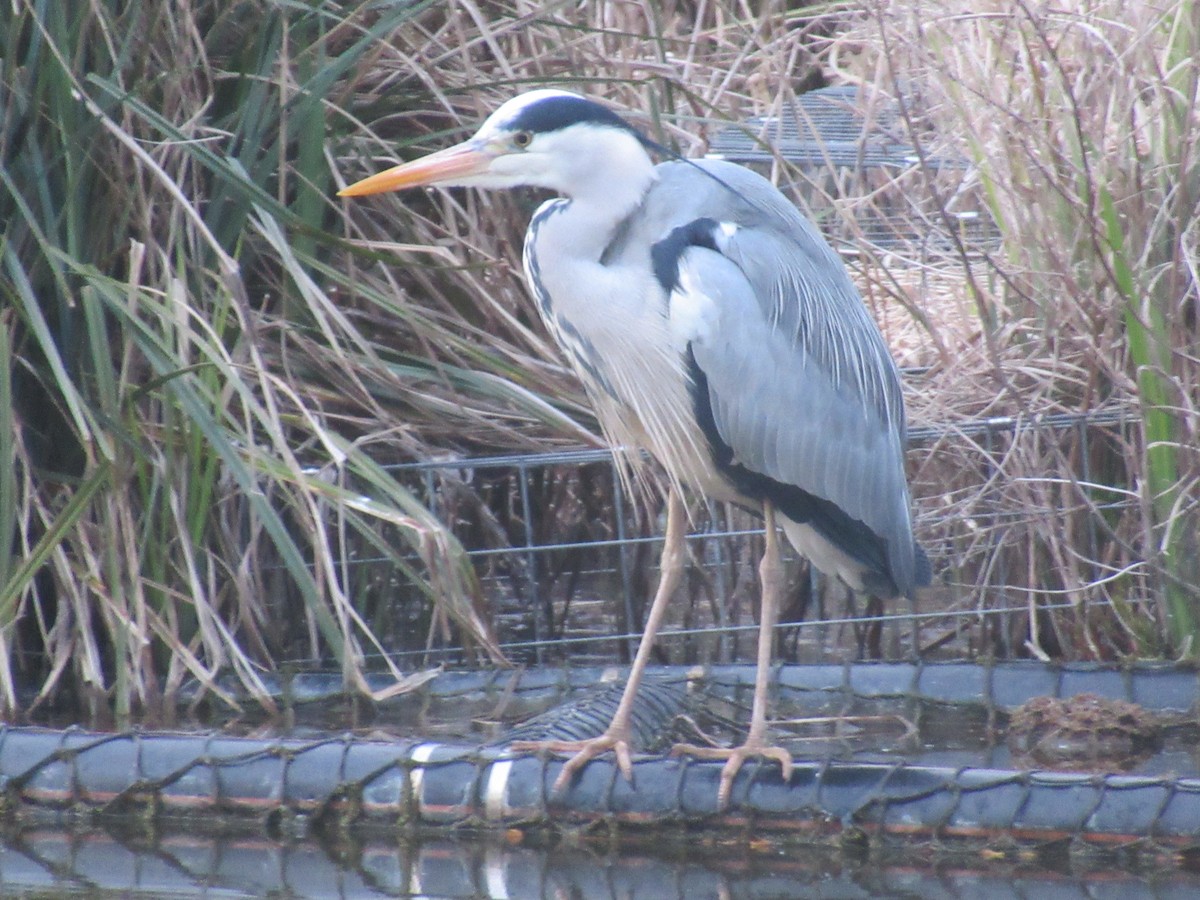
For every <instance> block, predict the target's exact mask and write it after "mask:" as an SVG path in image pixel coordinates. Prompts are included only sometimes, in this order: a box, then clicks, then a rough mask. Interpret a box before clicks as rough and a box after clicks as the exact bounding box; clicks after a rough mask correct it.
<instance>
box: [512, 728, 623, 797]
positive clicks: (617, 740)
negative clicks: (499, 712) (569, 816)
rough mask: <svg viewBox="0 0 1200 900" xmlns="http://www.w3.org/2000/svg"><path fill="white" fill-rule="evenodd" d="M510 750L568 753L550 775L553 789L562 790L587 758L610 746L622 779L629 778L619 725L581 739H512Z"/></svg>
mask: <svg viewBox="0 0 1200 900" xmlns="http://www.w3.org/2000/svg"><path fill="white" fill-rule="evenodd" d="M509 746H510V747H512V749H513V750H519V751H521V752H524V753H570V754H572V756H571V758H570V759H568V760H567V762H566V765H564V766H563V768H562V771H561V772H559V773H558V777H557V778H556V779H554V787H553V789H552V790H553V792H554V793H555V794H560V793H562V792H563V791H564V790H565V789H566V787H567V785H568V784H570V783H571V779H572V778H574V777H575V774H576V773H577V772H578V771H579V770H580V769H582V768H583V767H584V766H586V765H587V764H588V763H589V762H591V761H592V760H593V759H595V758H596V757H597V756H600V755H602V754H604V753H607V752H608V751H609V750H611V751H612V752H613V753H614V754H616V757H617V768H618V769H620V770H621V774H622V775H624V776H625V780H626V781H630V782H632V781H633V761H632V759H631V758H630V755H629V738H628V737H627V736H626V735H625V732H624V730H622V729H613V728H612V727H610V728H609V729H608V731H606V732H604V734H600V735H597V736H596V737H594V738H587V739H585V740H581V741H513V742H512V744H510V745H509Z"/></svg>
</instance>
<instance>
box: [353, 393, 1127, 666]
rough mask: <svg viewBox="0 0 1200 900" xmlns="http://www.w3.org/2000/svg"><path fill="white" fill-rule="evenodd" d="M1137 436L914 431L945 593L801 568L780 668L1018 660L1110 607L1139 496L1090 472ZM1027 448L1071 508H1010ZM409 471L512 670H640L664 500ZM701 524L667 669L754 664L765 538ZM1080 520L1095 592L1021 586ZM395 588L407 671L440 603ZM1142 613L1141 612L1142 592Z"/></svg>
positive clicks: (555, 470) (390, 638)
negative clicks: (1048, 468)
mask: <svg viewBox="0 0 1200 900" xmlns="http://www.w3.org/2000/svg"><path fill="white" fill-rule="evenodd" d="M1129 427H1130V422H1129V421H1127V420H1126V419H1125V418H1124V416H1123V415H1122V414H1121V413H1119V412H1104V413H1102V412H1095V413H1090V414H1080V415H1058V416H1047V417H1043V418H1041V419H1037V420H1030V419H1013V418H992V419H987V420H982V421H973V422H964V423H961V424H955V425H953V426H948V425H947V426H936V427H926V428H916V429H913V430H912V432H911V436H910V444H911V445H912V447H913V448H914V449H915V451H916V452H914V454H913V457H912V459H913V461H914V462H918V461H921V462H923V463H927V464H929V465H933V466H934V470H933V471H932V472H930V473H929V474H922V473H921V472H920V471H918V473H917V476H916V477H915V479H914V486H915V492H916V494H917V508H918V510H919V513H918V533H919V536H920V537H921V539H922V540H923V542H924V543H925V544H926V546H927V547H928V548H929V550H930V552H931V556H932V557H933V558H934V561H935V569H938V570H940V572H939V575H940V577H939V579H938V581H937V583H936V584H935V586H934V587H933V588H931V589H929V590H928V591H926V592H924V594H923V596H922V599H921V604H920V608H919V609H907V608H893V609H888V610H884V609H883V608H881V607H877V606H874V605H872V604H871V603H869V602H866V601H864V600H863V599H862V598H855V597H854V596H853V595H852V594H850V592H849V591H847V590H845V589H844V588H843V587H842V586H840V585H839V584H836V583H830V582H828V581H827V580H826V579H824V578H822V577H821V576H819V575H818V574H816V573H814V572H811V571H809V570H808V569H807V567H806V565H805V564H803V563H802V561H800V560H798V559H795V558H792V559H791V560H790V562H789V573H790V579H789V589H788V596H789V597H790V598H791V602H790V603H789V608H788V609H786V610H785V611H784V616H783V619H782V623H781V625H780V628H781V630H782V631H783V638H784V639H783V641H782V646H781V651H782V652H781V659H782V660H784V661H805V662H814V661H843V660H845V659H850V658H864V657H887V658H897V657H907V656H910V655H911V654H912V653H913V652H914V648H919V649H923V650H924V651H925V652H927V653H929V652H932V653H933V654H934V655H935V656H943V657H944V656H970V655H972V654H974V653H976V652H979V651H980V650H981V649H984V650H986V652H989V653H997V652H998V653H1000V654H1001V655H1002V656H1013V655H1017V654H1018V653H1019V652H1020V651H1021V650H1022V645H1021V635H1022V634H1023V632H1022V623H1023V622H1024V621H1026V617H1027V616H1028V615H1029V613H1030V611H1031V609H1032V608H1033V606H1034V605H1035V604H1036V606H1037V608H1038V609H1040V610H1043V611H1051V612H1053V611H1070V610H1072V609H1076V608H1078V604H1079V602H1080V600H1081V599H1086V600H1088V602H1089V603H1091V604H1093V605H1095V604H1099V605H1101V606H1103V605H1105V604H1108V603H1110V602H1111V601H1110V599H1109V598H1108V596H1107V595H1106V593H1105V589H1104V585H1105V583H1106V575H1107V574H1108V573H1107V571H1106V569H1105V568H1104V565H1103V564H1102V563H1101V562H1100V561H1099V559H1100V553H1099V552H1098V548H1100V547H1101V546H1102V545H1103V544H1104V543H1105V541H1106V540H1108V539H1109V535H1110V534H1111V528H1112V521H1113V520H1114V519H1116V518H1119V517H1120V516H1121V515H1122V513H1123V512H1124V511H1125V510H1127V509H1129V508H1130V506H1131V503H1132V501H1131V500H1130V499H1129V496H1128V493H1127V492H1121V491H1119V490H1117V489H1116V488H1113V489H1111V490H1110V489H1108V488H1106V486H1104V485H1101V484H1096V483H1095V482H1094V481H1093V477H1092V473H1091V472H1090V471H1089V460H1091V459H1092V458H1093V456H1094V455H1095V452H1096V448H1098V447H1101V446H1102V445H1103V444H1105V442H1113V441H1125V440H1128V439H1129V436H1128V434H1127V432H1128V430H1129ZM964 445H965V447H964ZM1026 445H1028V446H1031V447H1034V448H1035V449H1037V448H1040V447H1042V446H1043V445H1045V446H1047V447H1053V448H1056V452H1057V455H1058V459H1059V460H1060V461H1061V460H1062V459H1064V458H1067V457H1072V458H1075V459H1077V460H1079V461H1080V468H1079V470H1078V471H1062V470H1061V469H1060V470H1056V471H1052V472H1049V473H1048V475H1047V477H1046V479H1045V481H1046V482H1047V484H1051V485H1054V486H1056V490H1057V489H1058V488H1059V487H1061V491H1060V493H1061V495H1062V496H1063V497H1065V498H1066V499H1065V500H1063V501H1061V502H1059V501H1056V502H1053V503H1052V502H1047V503H1046V504H1045V505H1044V506H1042V507H1040V508H1030V507H1028V506H1019V507H1018V506H1016V505H1014V504H1013V503H1012V502H1010V499H1009V496H1008V493H1007V492H1008V491H1009V490H1010V489H1012V488H1014V487H1020V486H1021V485H1020V484H1019V483H1018V482H1020V481H1021V479H1010V478H1008V477H1007V476H1006V474H1005V466H1004V460H1005V458H1006V454H1007V453H1010V452H1012V450H1013V448H1014V447H1021V446H1026ZM948 447H949V448H950V449H951V450H952V451H953V454H952V459H953V462H954V465H955V466H957V468H956V469H955V470H954V471H952V472H947V471H946V469H945V467H944V466H941V467H939V465H938V463H937V461H936V458H935V457H936V456H937V455H938V454H939V453H942V452H945V451H946V450H947V448H948ZM931 458H933V459H934V461H933V462H932V463H928V460H930V459H931ZM964 458H965V459H966V460H967V462H966V463H965V464H964V462H963V460H964ZM397 471H398V472H399V474H400V475H401V477H402V478H403V479H405V480H407V481H408V482H409V483H411V484H413V486H414V487H416V488H417V489H418V491H419V492H420V493H421V494H422V495H423V497H422V499H424V500H425V502H427V503H428V504H429V505H430V506H431V508H433V509H434V510H435V511H436V512H437V513H438V514H439V516H440V517H441V518H442V520H443V521H445V522H447V523H448V524H450V525H451V527H452V528H453V529H454V531H455V533H456V535H457V536H458V537H459V539H460V541H462V543H463V545H464V546H465V547H466V548H467V549H468V551H469V553H470V555H471V557H472V558H473V559H474V561H475V565H476V570H477V572H478V573H479V574H480V577H481V580H482V583H483V586H484V592H485V595H486V597H487V600H488V602H489V605H490V608H491V611H492V612H493V613H494V614H495V616H496V620H497V622H498V626H499V637H500V640H501V642H502V643H503V645H504V647H505V651H506V652H507V653H508V654H510V656H511V657H512V658H513V659H514V660H515V661H518V662H522V663H526V664H542V663H547V662H551V663H553V662H560V661H564V660H569V661H570V662H571V663H572V664H573V665H606V664H612V663H620V662H623V661H627V660H628V659H629V658H630V656H631V654H632V650H633V648H634V646H635V643H636V640H637V637H638V636H639V635H640V632H641V622H642V618H641V617H642V613H643V609H644V606H645V604H646V603H647V602H648V598H649V597H650V596H651V595H652V593H653V588H654V585H655V583H656V580H657V576H658V569H657V565H658V555H659V551H660V548H661V522H660V511H659V504H658V503H657V502H656V501H655V499H654V498H649V499H648V498H646V497H629V496H627V495H626V494H625V493H624V490H623V487H622V481H621V479H620V477H619V476H618V469H617V463H616V462H615V460H614V458H613V455H612V454H611V453H610V452H608V451H606V450H591V449H589V450H577V451H569V452H557V453H550V454H532V455H512V456H497V457H489V458H475V459H458V460H453V461H438V462H429V463H420V464H412V465H406V466H400V467H397ZM922 479H924V480H922ZM934 491H946V492H947V494H948V495H953V496H956V497H964V498H967V499H966V500H960V501H959V502H960V505H961V504H967V505H968V507H967V508H968V513H969V514H955V515H950V516H944V515H941V514H939V512H938V510H939V507H938V505H937V504H935V503H933V502H932V500H931V499H930V498H929V497H928V496H926V497H925V498H924V499H923V496H922V495H923V494H925V495H928V494H930V493H931V492H934ZM1056 496H1058V494H1056ZM692 512H693V520H692V527H691V528H690V529H689V536H688V545H689V549H690V552H691V556H692V558H691V561H690V562H691V564H690V566H689V572H688V576H687V580H686V584H685V586H684V588H683V589H682V590H681V592H680V596H679V597H678V598H677V599H676V602H675V604H674V605H673V607H672V610H671V613H670V618H669V620H668V625H667V627H666V628H665V630H664V633H663V635H662V638H661V645H662V646H663V648H664V649H663V655H662V658H661V661H664V662H671V663H675V664H696V663H728V662H750V661H752V660H753V652H754V643H755V636H756V629H757V626H756V624H755V621H756V613H755V610H756V604H757V597H758V594H757V590H758V588H757V577H756V565H757V560H758V554H759V553H760V549H759V548H760V541H761V535H762V531H761V526H760V524H759V522H758V521H757V519H755V518H753V517H752V516H750V515H749V514H748V513H746V512H744V511H741V510H738V509H735V508H731V507H728V506H726V505H723V504H711V503H703V502H699V501H698V502H694V503H693V505H692ZM1068 525H1069V526H1070V527H1071V528H1072V529H1074V530H1075V532H1074V533H1076V534H1078V535H1080V537H1081V541H1080V544H1081V546H1080V548H1079V554H1080V557H1081V558H1082V559H1084V560H1086V563H1080V566H1081V568H1080V572H1081V573H1082V574H1081V575H1079V576H1078V577H1080V578H1082V579H1083V580H1084V581H1085V582H1086V583H1085V584H1083V585H1082V586H1081V587H1080V589H1079V590H1078V591H1074V592H1072V591H1067V590H1058V591H1056V589H1055V582H1054V581H1053V580H1052V579H1051V578H1050V577H1049V576H1047V580H1046V583H1045V584H1044V585H1039V586H1035V587H1034V588H1031V587H1030V586H1029V585H1027V584H1024V583H1022V582H1021V581H1020V579H1019V578H1017V575H1019V574H1021V573H1020V572H1016V571H1014V569H1013V567H1014V566H1016V565H1018V564H1019V563H1020V562H1021V560H1022V559H1023V558H1024V557H1025V555H1026V554H1027V553H1028V552H1029V550H1028V548H1029V547H1030V546H1034V545H1036V542H1037V540H1038V533H1039V531H1040V530H1041V529H1045V528H1055V529H1062V528H1066V527H1068ZM379 562H380V561H379V560H371V559H368V558H358V559H356V560H355V561H354V564H353V565H352V566H351V567H350V569H351V570H354V571H360V572H365V570H367V569H369V567H370V566H371V565H372V564H373V563H374V564H378V563H379ZM374 577H375V579H376V581H378V579H379V576H378V575H376V576H374ZM362 578H363V579H364V580H365V579H366V578H367V576H366V575H363V576H362ZM1064 579H1065V581H1064V583H1068V582H1069V581H1070V579H1069V578H1068V577H1067V576H1064ZM385 580H386V581H387V582H388V584H390V585H391V589H390V591H389V592H388V594H387V598H388V601H387V602H388V604H389V605H390V607H391V608H392V610H393V627H392V628H391V631H390V633H387V634H385V635H384V637H385V641H386V645H387V646H388V647H389V651H390V652H394V653H395V655H396V656H397V657H398V658H400V659H401V660H403V659H404V657H405V656H410V657H413V658H414V661H415V657H417V656H421V657H423V656H424V655H425V653H426V645H427V640H426V638H427V635H428V634H429V633H430V628H431V624H430V622H429V620H428V616H429V604H428V603H427V601H426V600H425V598H424V597H422V596H420V595H416V594H413V595H409V594H407V593H406V592H405V591H404V590H403V585H402V584H401V583H400V582H399V580H398V579H396V578H395V577H394V576H393V577H391V578H390V579H385ZM355 595H356V596H358V595H359V594H358V592H356V594H355ZM1129 596H1131V595H1127V596H1126V602H1130V601H1129ZM1145 596H1146V597H1147V598H1148V597H1149V596H1150V595H1149V592H1146V595H1145ZM1132 602H1134V603H1137V602H1140V601H1138V600H1137V599H1136V596H1134V599H1133V600H1132ZM1144 602H1147V603H1148V602H1150V600H1149V599H1147V600H1146V601H1144ZM433 646H434V647H438V648H440V650H439V651H438V653H435V654H434V659H435V660H436V659H441V660H445V661H449V662H454V661H457V660H458V659H459V650H458V648H457V646H456V645H455V643H454V641H453V640H451V641H449V642H445V641H443V640H441V638H440V636H439V635H438V634H436V633H435V634H434V640H433Z"/></svg>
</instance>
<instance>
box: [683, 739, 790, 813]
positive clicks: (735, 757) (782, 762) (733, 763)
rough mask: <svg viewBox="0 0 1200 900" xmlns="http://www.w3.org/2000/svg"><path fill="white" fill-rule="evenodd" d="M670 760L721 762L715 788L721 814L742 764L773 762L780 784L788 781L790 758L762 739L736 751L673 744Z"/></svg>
mask: <svg viewBox="0 0 1200 900" xmlns="http://www.w3.org/2000/svg"><path fill="white" fill-rule="evenodd" d="M671 755H672V756H684V755H686V756H690V757H692V758H693V759H723V760H725V766H724V768H722V769H721V784H720V785H719V786H718V788H717V809H719V810H721V811H722V812H724V811H725V810H726V809H728V808H729V795H730V794H731V793H732V791H733V779H734V778H736V777H737V773H738V772H739V771H740V770H741V768H742V765H743V764H744V763H745V762H746V760H748V759H751V758H753V757H762V758H765V759H773V760H775V761H776V762H778V763H779V768H780V770H781V771H782V774H783V780H784V781H787V780H788V779H790V778H791V777H792V754H791V753H790V752H788V751H787V750H785V749H784V748H783V747H774V746H771V745H770V744H767V743H766V742H765V741H763V740H762V738H757V739H750V740H747V741H746V743H744V744H742V745H741V746H740V747H701V746H698V745H696V744H676V745H675V746H674V747H672V748H671Z"/></svg>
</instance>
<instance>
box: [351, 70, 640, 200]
mask: <svg viewBox="0 0 1200 900" xmlns="http://www.w3.org/2000/svg"><path fill="white" fill-rule="evenodd" d="M614 169H616V170H617V172H618V173H619V174H620V175H621V176H622V177H623V178H624V179H626V180H628V178H629V177H630V174H631V173H641V172H643V171H644V172H645V177H646V179H647V180H649V178H650V177H652V176H651V175H650V172H651V170H652V163H651V162H650V157H649V156H648V154H647V153H646V142H645V139H644V138H642V136H641V135H640V134H639V133H638V132H637V131H636V130H635V129H634V128H633V127H632V126H631V125H629V124H628V123H627V122H625V120H624V119H622V118H621V117H620V116H618V115H617V114H616V113H614V112H613V111H612V110H610V109H608V108H607V107H604V106H601V105H600V104H599V103H596V102H594V101H592V100H588V99H587V98H586V97H581V96H579V95H578V94H572V93H569V92H567V91H558V90H537V91H530V92H529V93H526V94H521V95H519V96H517V97H513V98H512V99H511V100H508V101H507V102H505V103H504V104H503V105H502V106H500V107H499V108H498V109H497V110H496V111H495V112H494V113H492V114H491V115H490V116H488V118H487V120H486V121H485V122H484V123H483V125H482V126H481V127H480V129H479V130H478V131H477V132H476V133H475V134H474V135H473V136H472V137H470V138H469V139H468V140H466V141H463V143H461V144H458V145H456V146H454V147H448V148H446V149H445V150H439V151H438V152H437V153H432V154H430V155H429V156H426V157H423V158H421V159H417V160H414V161H412V162H407V163H403V164H401V165H398V166H394V167H393V168H391V169H387V170H385V171H383V172H379V173H377V174H375V175H372V176H370V177H369V178H364V179H363V180H362V181H359V182H356V183H355V184H352V185H350V186H349V187H347V188H343V189H342V190H341V191H338V196H339V197H359V196H363V195H366V194H378V193H382V192H384V191H394V190H399V189H401V188H408V187H424V186H438V187H479V188H513V187H520V186H531V187H543V188H549V189H551V190H554V191H558V192H559V193H562V194H566V195H568V196H570V195H574V194H577V193H579V192H581V191H583V190H585V189H586V188H587V186H588V185H591V184H593V183H595V182H596V181H597V180H598V177H602V176H603V174H604V173H606V172H607V173H612V172H613V170H614Z"/></svg>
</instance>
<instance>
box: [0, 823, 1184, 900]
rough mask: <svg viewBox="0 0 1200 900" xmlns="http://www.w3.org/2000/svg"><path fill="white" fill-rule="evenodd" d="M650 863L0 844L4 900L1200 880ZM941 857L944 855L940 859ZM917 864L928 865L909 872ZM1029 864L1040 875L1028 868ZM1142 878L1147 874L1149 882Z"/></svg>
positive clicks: (1059, 871)
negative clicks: (6, 899)
mask: <svg viewBox="0 0 1200 900" xmlns="http://www.w3.org/2000/svg"><path fill="white" fill-rule="evenodd" d="M701 840H702V839H700V838H699V837H698V839H697V843H696V844H694V845H693V846H692V847H691V848H690V849H682V848H681V849H680V850H679V852H677V853H674V854H671V853H668V854H665V855H661V856H655V855H649V854H646V853H642V852H637V851H629V850H619V851H618V850H615V849H610V850H607V851H606V850H604V849H597V848H595V847H587V848H584V847H573V848H568V847H562V846H560V847H557V848H555V849H531V848H528V847H519V846H510V845H508V844H506V843H505V842H504V841H503V840H502V839H500V838H494V839H488V840H479V841H469V840H447V839H438V840H428V841H416V842H411V843H410V842H404V841H402V842H398V843H394V844H390V843H387V842H382V841H376V842H369V843H363V844H360V843H347V844H345V845H342V846H336V847H326V846H323V845H322V844H319V843H316V842H305V841H300V842H295V843H286V844H284V843H279V842H273V841H270V840H267V839H264V838H260V837H243V838H234V837H221V838H217V837H213V838H205V837H196V836H180V835H176V836H171V837H163V838H161V839H159V840H157V841H154V842H145V841H141V842H139V841H138V840H136V839H129V840H124V839H121V838H119V837H117V836H114V835H112V834H109V833H107V832H104V831H95V830H91V831H75V832H69V831H57V830H27V831H24V832H21V833H19V834H16V835H9V836H8V837H6V838H5V839H4V841H3V844H2V845H0V894H2V895H3V896H5V897H13V896H17V897H20V896H34V895H36V896H37V897H39V898H46V897H55V896H61V897H77V896H81V895H86V896H88V897H100V898H108V897H128V896H130V895H138V896H146V897H203V898H236V897H261V896H271V897H280V898H309V897H311V898H375V897H437V898H496V900H501V898H512V900H537V898H547V900H564V898H583V900H592V898H597V900H603V898H609V897H612V898H621V900H638V898H643V900H672V898H679V900H684V898H686V900H698V898H717V900H736V898H743V897H744V898H763V897H815V898H847V900H849V898H868V897H884V898H886V897H918V896H919V897H922V898H927V900H936V898H960V897H989V898H990V897H1000V898H1004V897H1032V896H1045V895H1046V894H1047V892H1050V893H1053V895H1054V897H1056V898H1060V900H1069V898H1074V897H1079V898H1081V900H1082V898H1093V897H1095V896H1096V892H1097V891H1098V890H1099V891H1101V892H1103V893H1105V895H1106V896H1121V897H1122V898H1123V900H1135V898H1142V897H1146V898H1168V897H1170V898H1174V897H1185V896H1186V897H1191V896H1197V895H1198V894H1200V876H1197V875H1193V874H1190V873H1187V872H1184V871H1180V870H1178V869H1175V870H1172V871H1168V872H1163V871H1161V870H1160V871H1159V872H1158V873H1157V874H1154V866H1153V861H1152V860H1145V863H1149V864H1150V865H1148V866H1147V868H1146V872H1143V873H1141V874H1139V873H1136V872H1130V871H1122V870H1119V869H1114V868H1106V867H1104V866H1103V865H1101V864H1100V863H1101V862H1102V860H1101V859H1090V860H1088V862H1087V863H1086V865H1085V866H1084V867H1083V871H1079V872H1073V871H1072V866H1073V865H1079V864H1080V862H1079V859H1078V857H1077V856H1076V857H1072V856H1071V855H1070V854H1067V853H1066V852H1064V851H1061V848H1059V849H1056V848H1053V847H1046V848H1043V850H1042V851H1041V852H1040V853H1025V854H1023V855H1022V857H1021V860H1020V863H1019V864H1018V863H1017V861H1016V859H1015V858H1014V859H1013V860H1011V861H1008V862H1005V861H1003V860H1000V861H997V860H995V859H993V858H992V857H994V855H995V854H983V853H980V854H965V853H963V854H956V855H955V856H953V858H952V859H942V860H941V861H940V862H939V863H938V864H936V865H935V864H933V863H932V862H929V861H927V860H928V854H926V853H922V852H916V853H914V852H909V853H908V854H907V857H908V858H907V859H895V858H893V859H888V860H884V861H882V862H881V863H879V864H871V863H869V862H866V861H850V860H849V859H848V858H847V857H846V855H845V854H842V853H839V852H837V851H834V850H823V849H821V848H816V849H812V850H800V851H797V850H791V851H789V852H788V853H787V854H786V855H782V854H781V855H775V856H769V855H766V854H763V855H757V854H755V853H754V852H753V851H752V850H748V849H747V848H746V846H744V845H743V846H742V847H741V848H740V849H737V850H735V849H732V848H730V849H728V850H726V849H724V848H721V847H717V846H710V847H703V848H701V847H700V846H699V844H700V843H701ZM943 854H944V851H943ZM918 860H926V862H924V863H922V862H918ZM1039 862H1040V863H1041V864H1042V865H1041V866H1040V867H1039ZM1147 873H1151V874H1147Z"/></svg>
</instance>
